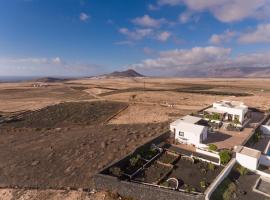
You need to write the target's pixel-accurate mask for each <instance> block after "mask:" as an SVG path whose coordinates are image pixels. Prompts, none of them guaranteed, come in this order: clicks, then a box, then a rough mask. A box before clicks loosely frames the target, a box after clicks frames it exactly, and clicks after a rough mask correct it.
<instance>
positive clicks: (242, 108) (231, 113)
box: [204, 101, 248, 124]
mask: <svg viewBox="0 0 270 200" xmlns="http://www.w3.org/2000/svg"><path fill="white" fill-rule="evenodd" d="M204 113H209V114H218V115H219V116H220V118H221V120H220V121H229V122H230V121H235V120H236V119H237V120H238V121H239V123H240V124H243V123H244V121H245V118H246V115H247V113H248V106H246V105H244V103H242V102H238V101H217V102H215V103H213V106H212V107H210V108H208V109H206V110H204Z"/></svg>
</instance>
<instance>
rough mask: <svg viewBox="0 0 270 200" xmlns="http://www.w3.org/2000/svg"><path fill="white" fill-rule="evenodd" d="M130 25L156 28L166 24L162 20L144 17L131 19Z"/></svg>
mask: <svg viewBox="0 0 270 200" xmlns="http://www.w3.org/2000/svg"><path fill="white" fill-rule="evenodd" d="M132 23H134V24H135V25H138V26H143V27H150V28H158V27H160V26H161V25H162V24H165V23H167V21H166V20H165V19H164V18H161V19H154V18H152V17H150V16H149V15H144V16H142V17H137V18H135V19H133V20H132Z"/></svg>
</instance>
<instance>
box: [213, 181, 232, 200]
mask: <svg viewBox="0 0 270 200" xmlns="http://www.w3.org/2000/svg"><path fill="white" fill-rule="evenodd" d="M236 189H237V188H236V185H235V183H233V182H232V181H231V180H230V179H229V178H226V179H225V180H224V181H222V183H221V184H220V185H219V186H218V187H217V189H216V190H215V192H214V193H213V194H212V196H211V199H213V200H231V199H233V194H234V193H235V192H236Z"/></svg>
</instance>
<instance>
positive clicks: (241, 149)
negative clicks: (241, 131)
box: [235, 146, 261, 159]
mask: <svg viewBox="0 0 270 200" xmlns="http://www.w3.org/2000/svg"><path fill="white" fill-rule="evenodd" d="M235 152H236V153H241V154H244V155H246V156H250V157H254V158H257V159H259V158H260V157H261V152H260V151H258V150H256V149H251V148H248V147H244V146H237V147H236V149H235Z"/></svg>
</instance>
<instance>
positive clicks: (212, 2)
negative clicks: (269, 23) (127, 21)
mask: <svg viewBox="0 0 270 200" xmlns="http://www.w3.org/2000/svg"><path fill="white" fill-rule="evenodd" d="M157 4H158V5H159V6H164V5H169V6H178V5H185V6H186V7H187V8H188V10H190V11H192V12H202V11H209V12H210V13H212V14H213V15H214V17H215V18H217V19H218V20H220V21H222V22H235V21H241V20H243V19H246V18H257V19H258V18H268V17H270V1H269V0H256V1H254V0H244V1H243V0H205V1H198V0H158V2H157ZM185 20H186V19H185Z"/></svg>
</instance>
